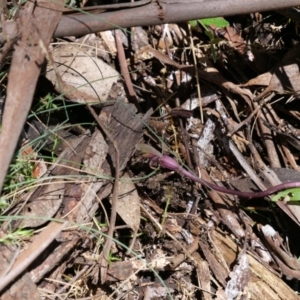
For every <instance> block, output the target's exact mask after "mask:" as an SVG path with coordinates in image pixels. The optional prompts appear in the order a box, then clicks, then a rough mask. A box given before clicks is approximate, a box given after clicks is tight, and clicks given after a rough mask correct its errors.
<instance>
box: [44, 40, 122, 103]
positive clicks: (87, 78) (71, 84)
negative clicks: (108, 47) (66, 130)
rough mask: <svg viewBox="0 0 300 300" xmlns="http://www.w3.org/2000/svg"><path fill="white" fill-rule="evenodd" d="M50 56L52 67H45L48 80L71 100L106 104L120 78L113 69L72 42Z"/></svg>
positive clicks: (61, 46)
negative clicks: (113, 86)
mask: <svg viewBox="0 0 300 300" xmlns="http://www.w3.org/2000/svg"><path fill="white" fill-rule="evenodd" d="M52 57H53V61H54V64H55V65H54V66H52V65H51V64H49V65H48V70H47V78H48V79H49V80H50V81H51V82H52V83H53V84H54V85H55V86H56V89H57V90H59V91H60V92H62V93H64V94H65V95H66V96H67V97H69V98H71V99H72V100H73V101H76V100H78V102H82V99H84V101H85V102H95V101H97V102H101V101H105V100H106V98H107V96H108V94H109V91H110V89H111V87H112V85H113V84H114V83H116V82H117V80H118V78H119V76H120V74H119V73H118V72H117V71H116V70H115V69H114V68H112V67H111V66H109V65H108V64H106V63H105V62H104V61H102V60H101V59H99V58H97V57H95V55H94V54H93V53H91V51H89V48H88V47H81V48H80V47H79V46H78V45H75V44H71V43H69V44H64V45H59V46H58V47H56V48H55V49H54V51H53V52H52ZM76 93H77V94H78V96H76ZM77 98H78V99H77Z"/></svg>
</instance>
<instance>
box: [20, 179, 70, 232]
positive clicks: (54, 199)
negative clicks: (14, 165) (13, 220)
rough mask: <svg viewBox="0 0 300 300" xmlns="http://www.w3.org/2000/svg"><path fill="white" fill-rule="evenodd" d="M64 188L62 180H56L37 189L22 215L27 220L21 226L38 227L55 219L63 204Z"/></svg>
mask: <svg viewBox="0 0 300 300" xmlns="http://www.w3.org/2000/svg"><path fill="white" fill-rule="evenodd" d="M64 187H65V184H64V182H62V180H61V179H55V180H52V181H50V182H48V183H47V184H46V185H44V186H41V187H40V188H39V189H37V191H36V192H35V193H34V194H33V195H32V196H31V197H30V200H29V201H28V203H26V205H25V206H24V208H23V211H22V213H21V215H22V216H23V217H24V218H25V219H24V220H23V221H22V223H21V225H19V226H20V227H31V228H32V227H38V226H41V225H42V224H44V223H45V222H47V221H48V219H49V218H51V217H53V216H54V215H55V214H56V212H57V211H58V209H59V207H60V205H61V203H62V200H63V196H64ZM30 217H32V218H30Z"/></svg>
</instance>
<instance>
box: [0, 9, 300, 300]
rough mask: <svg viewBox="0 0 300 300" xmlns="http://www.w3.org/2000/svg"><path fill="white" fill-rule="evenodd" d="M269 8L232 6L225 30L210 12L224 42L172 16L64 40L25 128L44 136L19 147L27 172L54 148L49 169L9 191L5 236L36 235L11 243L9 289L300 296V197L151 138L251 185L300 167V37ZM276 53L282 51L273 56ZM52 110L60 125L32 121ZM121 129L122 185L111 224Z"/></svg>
mask: <svg viewBox="0 0 300 300" xmlns="http://www.w3.org/2000/svg"><path fill="white" fill-rule="evenodd" d="M259 16H260V17H263V16H265V14H263V15H260V14H256V15H252V16H247V18H244V19H243V20H241V19H240V18H238V17H236V19H235V18H234V17H232V19H230V18H229V20H228V21H229V24H233V23H235V24H236V25H238V26H235V27H234V26H232V25H229V26H227V28H225V29H224V30H221V31H220V30H217V29H216V28H215V27H214V26H213V25H212V26H210V29H211V35H212V36H214V41H219V39H221V40H222V41H221V42H218V43H214V44H210V42H211V41H210V40H209V39H208V36H207V35H205V33H204V30H203V28H202V29H201V26H198V27H197V30H196V28H194V29H193V28H192V30H191V31H189V28H188V27H187V26H185V25H183V24H180V25H177V24H167V25H163V26H153V27H148V28H138V29H137V30H136V31H135V30H132V33H131V35H129V34H127V35H126V34H123V35H118V34H114V32H107V34H104V33H102V34H101V35H94V34H93V35H90V36H87V37H82V38H72V39H73V42H72V43H71V42H69V40H68V39H66V40H65V41H64V43H63V44H57V43H54V44H53V45H51V51H49V60H48V64H47V71H46V72H45V73H43V74H42V75H41V80H45V81H44V82H47V85H42V84H40V83H39V84H38V85H37V91H36V96H35V97H36V99H35V102H34V104H33V106H32V112H33V113H32V114H31V116H30V117H29V118H28V124H29V125H28V126H25V127H24V135H23V136H22V139H23V140H24V141H29V143H30V145H33V146H32V147H33V148H32V151H27V152H26V155H24V153H25V152H24V151H22V149H20V153H21V154H22V155H21V154H20V155H19V156H18V155H17V156H16V160H15V162H14V163H15V164H16V165H18V172H19V173H21V174H22V172H25V171H24V168H25V167H24V165H22V164H20V162H23V161H29V162H31V161H32V163H35V161H37V160H38V159H40V158H41V157H42V158H43V162H44V163H45V165H46V168H47V169H46V171H45V170H44V171H43V173H42V174H41V175H40V176H38V177H39V179H38V180H37V178H36V177H34V176H32V181H28V183H26V182H25V181H24V178H25V177H24V175H22V176H20V175H18V176H16V177H15V178H11V177H8V178H7V180H6V184H7V186H6V188H5V189H4V191H3V194H2V198H3V201H2V202H1V203H4V204H6V206H5V207H4V208H3V210H2V216H3V222H2V224H1V237H2V240H3V241H5V240H10V238H9V237H12V236H13V233H14V232H15V231H17V230H24V238H23V239H22V241H20V240H19V239H18V240H17V239H16V240H15V241H14V242H13V243H8V242H3V243H2V244H1V245H0V247H1V249H2V251H1V253H2V254H1V256H0V260H1V266H2V268H1V276H2V284H1V285H0V287H1V289H2V293H3V294H2V296H3V299H8V297H9V295H13V296H12V297H13V299H27V298H28V296H26V295H25V294H23V293H20V295H18V293H16V292H15V290H16V289H17V290H21V289H22V287H24V286H27V287H29V288H30V289H31V298H28V299H32V297H33V296H32V295H35V297H36V299H42V298H43V299H54V298H55V297H56V296H55V295H58V294H59V295H60V297H62V298H70V299H73V298H74V299H75V298H84V297H89V298H90V299H100V298H101V299H106V298H107V297H111V298H115V299H121V298H122V299H141V298H144V299H167V298H168V299H183V298H187V299H261V297H262V295H264V298H266V299H287V298H288V299H298V296H297V295H296V293H295V292H298V290H297V288H295V285H293V284H291V283H294V282H296V281H297V280H299V278H300V267H299V263H298V261H297V259H296V257H298V256H299V252H300V249H299V245H298V244H297V243H296V242H295V241H297V236H298V235H299V234H298V232H299V212H298V210H297V208H298V206H297V203H296V204H295V203H294V202H293V203H286V202H285V201H284V199H280V200H278V201H277V202H276V203H272V202H271V201H270V199H268V198H265V199H258V200H245V199H242V198H238V197H234V196H229V195H224V194H219V193H217V192H215V191H213V190H209V189H206V188H205V187H203V186H200V185H199V184H195V183H192V182H190V181H188V180H186V179H184V178H183V177H181V176H180V175H178V174H176V173H174V172H166V171H165V170H163V169H159V168H158V166H157V165H155V162H154V161H152V162H151V161H149V160H147V158H145V157H142V156H141V154H140V153H138V152H137V151H135V149H136V145H137V144H138V143H140V142H143V143H148V144H149V145H151V147H154V148H155V149H156V150H157V151H158V153H167V154H169V155H171V156H173V157H174V158H175V159H176V160H177V161H179V162H180V164H181V165H185V167H187V168H189V169H190V171H192V172H193V173H194V174H197V175H198V176H201V178H203V179H204V180H206V181H211V182H213V183H215V184H218V185H220V186H224V187H227V188H232V189H237V190H240V191H258V190H260V189H266V188H268V187H269V186H271V185H277V184H279V183H280V182H287V181H291V180H298V179H297V178H298V176H297V175H298V174H299V166H298V165H299V155H298V152H297V147H289V145H291V143H290V142H289V140H292V141H293V143H294V144H295V143H296V144H297V141H298V137H299V135H297V130H299V108H298V107H297V101H298V98H297V97H298V91H299V63H298V59H299V58H298V52H299V51H298V49H299V45H297V43H299V41H295V40H293V41H291V40H290V39H288V38H287V37H286V36H285V35H284V32H282V33H280V32H278V31H276V32H275V31H274V28H275V27H274V25H273V24H272V23H271V21H270V20H268V19H261V20H260V21H259V22H258V21H257V19H256V18H258V17H259ZM270 16H271V17H270V18H271V20H273V21H274V22H278V15H277V14H276V13H271V14H270ZM262 24H263V25H264V26H263V29H262V28H260V29H259V31H258V30H257V27H258V26H260V25H262ZM272 26H273V27H272ZM199 28H200V30H199ZM245 28H248V29H247V30H243V29H245ZM249 28H250V29H249ZM286 28H288V30H290V31H292V32H293V33H295V32H294V31H293V30H294V29H293V28H292V26H289V25H286ZM283 30H284V27H283ZM258 32H259V35H257V36H255V34H256V33H258ZM135 33H136V34H135ZM189 34H192V38H193V43H190V42H189V41H190V40H189ZM279 37H280V38H279ZM115 38H116V39H122V42H121V43H120V41H119V42H116V43H115V45H114V39H115ZM257 43H259V44H260V46H261V48H260V51H259V50H258V47H256V48H255V44H256V46H257ZM79 45H80V46H79ZM123 47H125V49H124V48H123ZM254 48H255V49H254ZM108 49H109V52H107V50H108ZM252 49H253V50H254V51H253V52H252ZM212 50H213V51H212ZM105 51H106V52H105ZM120 53H121V54H123V56H122V55H120ZM192 53H194V56H193V55H192ZM249 53H251V55H250V54H249ZM116 55H117V56H116ZM250 57H251V59H250ZM266 57H267V58H268V62H269V65H268V64H266V65H263V64H260V62H261V61H263V60H264V59H265V58H266ZM195 59H196V60H197V62H198V63H197V65H196V64H195ZM116 69H118V70H119V69H120V72H119V71H116ZM261 70H264V71H263V72H262V71H261ZM125 73H127V75H128V74H130V76H125V75H124V74H125ZM120 74H121V75H120ZM196 77H198V79H200V81H198V83H197V80H196ZM199 82H200V87H199V86H197V84H199ZM263 86H264V87H265V88H264V89H263V90H262V91H261V90H260V89H261V87H263ZM132 88H134V94H132V93H131V92H130V91H131V89H132ZM271 92H274V93H275V94H274V95H272V98H270V99H269V100H268V101H264V98H265V97H267V96H269V94H270V93H271ZM49 95H50V97H49ZM291 95H292V98H291ZM46 96H47V97H46ZM200 96H201V97H202V99H201V98H200ZM46 98H47V99H50V100H49V101H48V102H47V103H46V105H45V106H43V105H44V104H42V103H43V101H42V99H46ZM271 101H272V102H271ZM87 104H89V105H91V106H92V107H93V109H94V110H95V111H96V112H97V115H98V116H97V118H99V120H100V121H101V122H103V123H102V124H104V128H101V126H97V125H96V122H95V119H94V118H93V117H92V115H91V114H90V110H87V109H86V105H87ZM257 107H258V108H257ZM200 108H201V109H202V112H201V113H200V112H199V109H200ZM252 112H256V113H255V114H253V117H252V118H249V119H247V117H248V116H249V115H251V113H252ZM202 113H203V115H204V124H202V122H201V118H200V115H201V114H202ZM99 120H98V121H99ZM245 120H246V121H247V122H245ZM96 121H97V120H96ZM101 122H100V123H99V124H101ZM241 122H243V125H244V126H240V127H238V126H239V125H240V124H241ZM36 124H42V125H41V126H39V128H45V130H43V131H44V135H43V134H40V133H39V134H37V135H34V136H33V135H32V134H31V133H30V128H32V127H33V126H37V125H36ZM65 124H67V126H64V125H65ZM266 124H267V126H266ZM53 125H54V126H56V127H55V128H58V130H57V131H55V134H54V135H53V134H52V133H51V130H52V128H53V127H52V126H53ZM78 125H79V126H80V127H81V130H80V131H78V130H77V129H76V128H77V127H78ZM264 126H265V127H264ZM60 127H61V128H63V129H60ZM47 128H49V129H50V130H49V131H47V130H46V129H47ZM235 128H238V129H237V130H234V129H235ZM291 128H292V129H291ZM107 132H109V133H110V134H109V136H110V137H109V136H108V134H107ZM266 141H271V143H267V142H266ZM114 143H115V144H116V145H117V147H118V151H119V160H120V168H119V170H118V172H119V175H120V188H119V190H118V197H117V205H116V213H117V218H116V223H115V224H113V226H115V230H114V232H113V234H112V236H108V237H107V233H108V232H109V230H108V229H109V228H110V226H112V224H110V221H111V219H110V216H111V214H112V211H111V210H112V208H113V207H114V206H113V204H112V201H114V199H113V198H112V194H113V185H114V176H115V174H116V170H115V168H116V153H115V146H114ZM34 145H36V146H34ZM57 145H59V147H57ZM233 145H235V147H233ZM46 146H47V147H46ZM58 148H59V151H57V149H58ZM233 149H234V150H233ZM17 162H18V164H17ZM274 164H276V166H277V168H273V165H274ZM270 166H271V167H272V168H271V167H270ZM254 183H255V184H254ZM292 198H293V197H292ZM285 200H286V199H285ZM299 200H300V199H299ZM55 220H64V221H63V222H64V223H63V224H59V223H56V222H55ZM28 229H33V230H35V231H34V233H33V235H32V236H31V234H29V233H27V235H26V231H25V230H28ZM49 232H53V234H51V235H50V234H49ZM54 233H55V234H54ZM107 238H109V239H113V242H112V243H111V245H110V247H109V249H108V250H109V255H108V256H107V257H105V256H104V255H103V249H104V247H105V246H104V245H105V241H107ZM106 245H107V244H106ZM20 250H21V252H22V253H23V254H22V255H21V254H19V251H20ZM21 252H20V253H21ZM41 253H42V255H41ZM10 263H11V264H12V265H10ZM19 266H21V267H19ZM103 270H105V271H103ZM103 274H104V275H103ZM20 275H21V276H20ZM5 284H7V285H8V286H7V287H8V289H7V290H4V289H5V288H6V285H5ZM290 286H291V287H290ZM11 299H12V298H11Z"/></svg>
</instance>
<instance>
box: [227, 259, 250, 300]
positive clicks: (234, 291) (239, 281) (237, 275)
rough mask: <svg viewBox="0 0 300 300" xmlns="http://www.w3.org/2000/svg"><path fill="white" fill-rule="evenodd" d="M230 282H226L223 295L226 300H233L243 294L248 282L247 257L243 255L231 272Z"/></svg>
mask: <svg viewBox="0 0 300 300" xmlns="http://www.w3.org/2000/svg"><path fill="white" fill-rule="evenodd" d="M229 276H230V278H231V279H230V280H229V281H228V283H227V285H226V288H225V293H226V295H227V299H228V300H233V299H235V298H236V297H237V296H239V295H240V294H242V293H243V291H244V289H245V287H246V286H247V284H248V282H249V280H250V269H249V262H248V258H247V255H246V254H245V253H243V254H242V255H241V256H240V258H239V261H238V265H236V266H235V267H234V269H233V271H232V272H231V273H230V274H229Z"/></svg>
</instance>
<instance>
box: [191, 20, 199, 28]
mask: <svg viewBox="0 0 300 300" xmlns="http://www.w3.org/2000/svg"><path fill="white" fill-rule="evenodd" d="M189 23H190V25H191V26H192V27H196V26H197V23H198V21H197V20H191V21H189Z"/></svg>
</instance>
